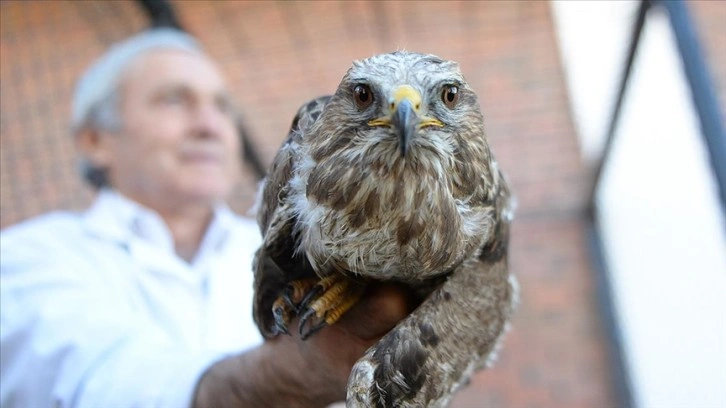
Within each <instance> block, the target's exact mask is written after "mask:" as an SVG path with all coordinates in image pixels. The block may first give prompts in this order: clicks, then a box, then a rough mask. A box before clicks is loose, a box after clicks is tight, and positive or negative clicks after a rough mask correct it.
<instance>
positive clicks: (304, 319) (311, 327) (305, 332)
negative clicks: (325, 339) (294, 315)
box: [298, 308, 327, 340]
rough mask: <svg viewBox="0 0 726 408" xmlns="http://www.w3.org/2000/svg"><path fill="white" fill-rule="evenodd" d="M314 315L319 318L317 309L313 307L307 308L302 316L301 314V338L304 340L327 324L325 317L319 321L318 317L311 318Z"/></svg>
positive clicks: (299, 327)
mask: <svg viewBox="0 0 726 408" xmlns="http://www.w3.org/2000/svg"><path fill="white" fill-rule="evenodd" d="M313 316H314V317H318V318H319V316H318V315H317V312H316V311H315V309H312V308H309V309H307V310H305V312H304V313H303V314H302V316H300V323H299V324H298V330H299V333H300V338H301V339H303V340H307V339H308V337H310V336H312V335H313V334H315V333H317V332H318V331H319V330H320V329H322V328H323V327H325V326H326V325H327V323H325V319H320V320H318V321H317V322H316V319H313V320H310V318H312V317H313ZM308 321H309V322H310V324H308Z"/></svg>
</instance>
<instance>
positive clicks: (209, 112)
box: [194, 103, 231, 137]
mask: <svg viewBox="0 0 726 408" xmlns="http://www.w3.org/2000/svg"><path fill="white" fill-rule="evenodd" d="M230 120H231V119H230V116H229V115H228V114H227V113H226V112H222V111H221V110H220V109H219V108H218V107H217V106H216V105H214V104H212V103H208V104H200V105H199V106H198V108H197V109H196V112H195V116H194V129H195V133H197V134H198V135H200V136H204V137H218V136H219V135H220V134H221V132H222V131H223V129H224V127H225V126H227V125H228V124H229V121H230Z"/></svg>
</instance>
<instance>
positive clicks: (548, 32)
mask: <svg viewBox="0 0 726 408" xmlns="http://www.w3.org/2000/svg"><path fill="white" fill-rule="evenodd" d="M1 4H2V5H1V6H0V7H2V8H1V9H0V10H1V16H2V17H1V18H2V20H1V23H2V24H0V30H1V31H0V33H1V35H2V38H1V41H0V53H1V54H2V62H1V65H0V68H1V77H0V78H1V82H2V86H1V87H0V92H1V94H0V95H1V102H2V106H1V108H2V118H1V120H0V132H1V134H2V138H1V143H2V145H1V146H2V149H1V157H0V158H1V160H0V187H1V194H0V199H1V200H0V225H1V226H7V225H10V224H13V223H15V222H17V221H19V220H21V219H24V218H27V217H29V216H32V215H35V214H38V213H40V212H44V211H47V210H50V209H56V208H70V209H80V208H83V206H85V205H86V204H87V203H88V202H89V200H90V198H91V193H90V191H89V190H88V189H87V188H85V187H84V186H83V185H82V183H81V182H80V181H79V180H78V178H77V176H76V174H75V170H74V156H73V154H74V153H73V145H72V140H71V138H70V136H69V135H68V132H67V117H68V114H69V105H68V103H67V101H68V100H69V99H70V95H71V88H72V84H73V81H74V78H75V77H76V76H77V75H78V74H79V73H80V72H81V70H82V69H83V67H85V66H86V64H87V63H89V62H90V61H91V59H92V58H93V57H94V56H96V55H98V54H99V53H100V52H101V50H102V49H103V48H104V47H105V46H106V45H108V44H109V43H110V42H113V41H115V40H118V39H121V38H123V37H124V36H126V35H128V34H131V33H133V32H135V31H137V30H138V29H140V28H141V27H143V26H144V25H145V24H146V21H145V18H144V16H143V14H142V13H141V12H140V10H139V9H138V6H137V5H136V3H121V2H42V3H41V2H2V3H1ZM173 4H174V5H175V7H176V9H177V11H178V13H179V15H180V17H181V20H182V22H183V24H184V25H185V26H186V27H187V28H188V29H189V30H190V31H192V32H193V33H194V34H196V35H198V36H199V37H200V38H201V40H202V42H203V43H204V44H205V46H206V47H207V48H208V51H209V53H210V54H211V55H212V56H213V57H215V58H216V59H218V60H219V61H220V63H221V65H222V67H223V69H224V71H225V72H226V73H227V74H228V78H229V80H230V84H231V88H232V90H233V93H234V95H235V97H236V98H237V99H238V101H239V103H240V105H241V107H242V109H243V112H244V114H245V116H246V118H247V119H248V120H247V123H246V124H247V126H248V128H249V129H250V130H251V133H252V136H253V140H254V142H255V145H256V146H257V147H258V149H259V151H260V153H261V155H262V158H263V161H264V162H265V163H269V161H270V160H271V159H272V157H273V155H274V152H275V150H276V149H277V147H278V146H279V144H280V143H281V141H282V138H283V137H284V136H285V132H286V130H287V128H288V126H289V122H290V120H291V118H292V115H293V114H294V112H295V111H296V109H297V107H298V106H299V105H300V104H301V103H302V102H303V101H305V100H306V99H308V98H311V97H313V96H317V95H320V94H325V93H330V92H332V91H333V90H334V89H335V87H336V85H337V83H338V81H339V79H340V78H341V77H342V75H343V73H344V72H345V70H346V69H347V68H348V67H349V65H350V62H351V60H353V59H358V58H363V57H366V56H368V55H371V54H373V53H378V52H385V51H392V50H395V49H398V48H405V49H409V50H415V51H422V52H429V53H434V54H438V55H440V56H442V57H446V58H449V59H454V60H457V61H459V62H460V63H461V66H462V69H463V72H464V74H465V75H466V76H467V78H468V80H469V82H470V83H471V85H472V86H473V88H474V89H475V90H477V91H478V93H479V95H480V99H481V104H482V108H483V110H484V114H485V117H486V120H487V129H488V134H489V138H490V140H491V144H492V145H493V149H494V152H495V154H496V156H497V158H498V159H499V162H500V164H501V167H502V168H503V169H504V170H505V171H506V173H507V174H508V176H509V178H510V180H511V184H512V188H513V190H514V192H515V194H516V195H517V197H518V199H519V209H518V212H517V217H516V222H515V223H514V227H513V235H512V242H511V265H512V271H513V272H514V273H515V274H516V275H517V276H518V277H519V279H520V282H521V285H522V293H521V295H522V303H521V306H520V308H519V311H518V313H517V315H516V318H515V320H514V324H513V329H512V331H511V332H510V334H509V336H508V337H507V340H506V343H505V347H504V349H503V351H502V353H501V358H500V360H499V363H498V364H497V365H496V366H495V368H494V369H492V370H491V371H488V372H484V373H481V374H479V375H477V376H476V377H475V379H474V380H473V382H472V385H471V387H469V388H467V389H466V390H465V391H464V392H463V393H462V394H461V395H460V397H459V399H458V400H457V403H456V406H459V407H483V406H487V407H612V406H615V405H617V403H616V400H615V396H614V394H613V390H612V387H611V384H610V377H609V376H610V367H609V365H608V359H607V356H606V346H607V344H606V340H605V336H604V332H603V329H602V327H601V323H600V321H599V317H598V316H599V315H598V311H597V308H596V299H595V287H594V283H593V277H592V271H591V267H590V260H589V257H588V255H587V252H586V247H585V243H584V241H585V233H584V222H583V208H584V204H585V202H584V200H585V193H586V190H587V188H586V187H587V180H588V178H587V174H586V172H585V170H584V168H583V165H582V163H581V162H580V158H579V151H578V146H577V140H576V137H575V134H574V130H573V125H572V122H571V119H570V112H569V110H568V101H567V97H566V92H565V88H564V84H563V79H562V70H561V67H560V66H559V59H558V56H557V49H556V43H555V36H554V32H553V27H552V19H551V18H550V14H549V6H548V4H547V3H545V2H468V1H465V2H421V3H413V2H404V3H398V2H371V3H363V2H345V3H330V2H313V3H282V2H281V3H274V2H245V3H236V2H174V3H173ZM254 188H255V180H254V178H253V177H252V176H251V174H247V175H246V178H245V181H244V182H243V183H242V185H241V187H240V189H239V191H238V193H237V194H236V195H235V200H234V206H235V208H237V209H243V208H246V207H247V206H248V205H249V204H250V203H251V197H252V195H253V191H254Z"/></svg>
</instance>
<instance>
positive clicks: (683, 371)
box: [552, 1, 726, 408]
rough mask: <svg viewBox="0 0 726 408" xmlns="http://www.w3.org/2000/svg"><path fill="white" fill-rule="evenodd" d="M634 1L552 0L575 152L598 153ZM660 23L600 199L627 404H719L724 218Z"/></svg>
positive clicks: (655, 20) (722, 402) (648, 41)
mask: <svg viewBox="0 0 726 408" xmlns="http://www.w3.org/2000/svg"><path fill="white" fill-rule="evenodd" d="M637 6H638V4H637V3H633V2H628V3H626V2H569V1H565V2H553V3H552V11H553V15H554V17H555V21H556V25H557V29H558V36H559V40H560V45H561V54H562V60H563V64H564V66H565V69H566V78H567V83H568V87H569V92H570V97H571V101H572V109H573V111H574V112H575V120H576V125H577V128H578V130H579V132H580V140H581V146H582V151H583V155H584V157H585V159H586V160H590V159H592V158H593V157H595V155H597V154H599V149H600V147H601V146H602V141H603V136H604V134H605V131H606V129H607V121H608V120H609V117H610V112H611V110H612V104H613V103H614V98H615V95H616V94H615V93H616V89H615V88H616V87H617V83H618V78H619V76H620V73H621V71H622V67H623V64H624V57H625V54H626V52H627V42H628V40H629V36H630V33H631V26H632V24H633V21H634V17H635V11H636V9H637ZM679 58H680V57H679V56H678V50H677V48H676V44H675V41H674V37H673V33H672V32H671V28H670V24H669V22H668V18H667V15H666V14H665V13H664V12H663V11H661V10H652V11H651V13H650V14H649V18H648V20H647V21H646V26H645V31H644V33H643V38H642V42H641V44H640V51H639V53H638V55H637V57H636V62H635V65H634V71H633V73H632V77H631V79H632V81H631V83H630V87H629V90H628V92H627V94H626V98H625V104H624V106H623V111H622V116H621V121H620V125H619V126H618V129H617V132H616V143H615V144H614V146H613V151H612V156H611V158H610V160H609V163H608V165H607V168H606V171H605V173H604V177H603V180H602V186H601V189H600V192H599V198H598V202H599V207H600V209H601V210H600V213H599V216H600V225H601V227H602V233H603V239H604V241H605V246H606V248H605V249H606V252H607V254H606V261H607V264H608V267H609V273H610V275H609V278H610V280H611V282H612V285H613V290H614V299H613V301H614V305H615V313H616V319H617V323H618V324H619V327H620V330H621V331H622V335H623V340H624V345H623V346H624V350H623V351H624V353H625V357H626V362H627V370H628V374H629V377H630V379H631V382H632V384H631V386H632V389H633V393H634V400H635V401H634V402H635V405H636V406H637V407H643V408H646V407H664V408H666V407H674V408H675V407H679V408H680V407H703V408H708V407H714V408H716V407H719V408H723V407H726V233H725V232H726V221H725V220H724V216H723V208H722V207H721V206H720V203H719V201H718V198H717V197H718V196H717V194H716V187H715V184H714V180H713V175H712V173H711V169H710V168H709V167H708V166H709V161H708V157H707V155H706V151H705V149H704V145H703V143H702V136H701V134H700V128H699V123H698V118H697V116H696V115H695V110H694V106H693V103H692V100H691V96H690V93H689V92H690V91H689V88H688V84H687V82H686V79H685V74H684V72H683V68H682V65H681V61H680V59H679Z"/></svg>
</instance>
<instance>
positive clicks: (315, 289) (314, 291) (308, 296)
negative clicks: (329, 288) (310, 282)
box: [297, 284, 324, 322]
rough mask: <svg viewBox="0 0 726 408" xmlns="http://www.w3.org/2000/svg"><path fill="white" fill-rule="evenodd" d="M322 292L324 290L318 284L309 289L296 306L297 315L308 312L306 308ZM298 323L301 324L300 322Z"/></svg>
mask: <svg viewBox="0 0 726 408" xmlns="http://www.w3.org/2000/svg"><path fill="white" fill-rule="evenodd" d="M323 292H324V288H323V286H322V285H319V284H318V285H315V286H313V287H312V289H310V291H308V293H306V294H305V297H304V298H303V299H302V300H301V301H300V304H299V305H298V306H297V310H298V314H299V313H300V311H301V310H307V311H308V312H309V311H310V309H309V308H308V306H310V303H312V302H313V301H314V300H315V299H317V298H318V297H319V296H320V295H321V294H322V293H323ZM306 313H307V312H306ZM313 313H314V312H313ZM300 321H301V322H302V320H300Z"/></svg>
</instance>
